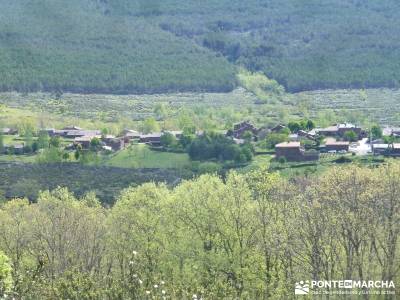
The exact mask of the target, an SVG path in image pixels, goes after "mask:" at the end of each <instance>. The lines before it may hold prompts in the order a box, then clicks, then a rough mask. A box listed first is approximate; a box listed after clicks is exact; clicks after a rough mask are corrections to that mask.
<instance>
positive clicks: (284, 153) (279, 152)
mask: <svg viewBox="0 0 400 300" xmlns="http://www.w3.org/2000/svg"><path fill="white" fill-rule="evenodd" d="M301 151H302V148H301V145H300V142H284V143H280V144H277V145H275V154H276V158H281V157H284V158H285V159H287V160H292V161H299V160H301V157H302V153H301Z"/></svg>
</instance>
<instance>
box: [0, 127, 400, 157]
mask: <svg viewBox="0 0 400 300" xmlns="http://www.w3.org/2000/svg"><path fill="white" fill-rule="evenodd" d="M285 128H286V126H285V125H277V126H275V127H273V128H265V127H262V128H256V127H255V126H254V125H253V124H251V123H250V122H248V121H243V122H240V123H238V124H235V125H234V126H233V129H232V130H228V131H227V132H226V133H225V134H226V136H228V137H230V138H232V139H233V141H234V142H235V143H237V144H242V143H244V142H245V141H246V140H248V139H251V141H257V140H259V139H263V138H265V137H266V136H267V135H268V134H271V133H277V132H281V131H282V130H284V129H285ZM1 131H2V134H4V135H17V134H18V130H17V129H12V128H3V129H1ZM350 131H351V132H353V133H354V134H355V135H354V136H355V137H356V138H357V140H358V141H361V140H363V139H364V141H366V143H368V145H369V146H368V147H369V149H370V151H369V152H368V153H373V154H375V155H387V156H400V143H399V144H397V143H391V144H387V143H386V144H385V143H384V142H383V140H382V139H378V140H374V141H370V140H368V139H366V138H367V137H368V133H367V132H366V131H365V130H363V129H362V128H361V127H358V126H356V125H353V124H350V123H342V124H336V125H332V126H329V127H326V128H315V129H312V130H309V131H305V130H299V131H298V132H296V133H292V134H290V135H289V136H288V141H287V142H284V143H279V144H277V145H276V146H275V154H276V157H277V158H278V159H279V158H285V159H286V160H287V161H309V160H318V159H319V158H320V153H324V152H327V153H346V152H349V151H350V150H351V149H350V148H351V146H354V143H351V142H349V141H345V140H344V138H345V137H346V133H347V132H350ZM41 132H46V133H47V134H48V135H49V136H50V137H56V136H59V137H61V138H64V139H66V140H71V144H70V145H68V146H67V149H71V150H72V149H76V148H77V146H78V145H80V147H81V148H82V149H90V147H91V144H92V141H93V139H95V138H96V139H98V140H99V144H100V146H101V148H102V149H103V150H108V151H120V150H122V149H124V148H125V147H126V145H129V144H130V143H131V142H132V141H137V142H139V143H144V144H147V145H150V146H152V147H160V146H161V140H162V136H163V135H164V134H165V133H169V134H172V135H173V136H175V137H176V138H177V139H179V138H181V136H182V131H163V132H156V133H149V134H143V133H140V132H138V131H135V130H130V129H125V130H123V132H122V133H121V134H120V135H118V136H114V135H109V134H107V135H103V134H102V133H101V131H100V130H86V129H82V128H80V127H77V126H67V127H64V128H62V129H54V128H49V129H43V130H42V131H41ZM196 134H197V135H201V134H202V132H197V133H196ZM383 135H384V136H392V137H394V138H400V128H392V127H387V128H384V129H383ZM320 137H323V139H324V141H325V142H324V143H323V144H322V145H319V143H318V146H317V147H312V148H313V149H308V150H307V149H306V148H305V147H304V146H303V145H302V144H303V143H302V141H304V140H309V141H311V142H313V143H312V144H314V145H316V144H317V143H316V141H317V140H319V138H320ZM7 147H8V148H13V149H12V150H13V153H15V154H20V153H21V154H22V153H23V152H24V147H25V146H24V143H23V142H20V143H19V144H14V145H12V146H7V145H6V146H5V148H6V149H5V150H6V151H7ZM352 151H353V150H352Z"/></svg>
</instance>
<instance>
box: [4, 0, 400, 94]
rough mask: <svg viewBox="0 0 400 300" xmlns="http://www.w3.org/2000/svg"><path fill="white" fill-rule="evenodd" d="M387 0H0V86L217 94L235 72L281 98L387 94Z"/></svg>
mask: <svg viewBox="0 0 400 300" xmlns="http://www.w3.org/2000/svg"><path fill="white" fill-rule="evenodd" d="M399 6H400V4H399V2H398V1H395V0H383V1H374V0H367V1H360V0H327V1H319V0H310V1H302V0H284V1H282V0H280V1H278V0H272V1H262V0H249V1H239V0H234V1H232V0H230V1H228V0H218V1H217V0H207V1H201V2H200V1H196V0H188V1H182V0H165V1H160V0H134V1H128V0H114V1H110V0H79V1H78V0H71V1H61V0H35V1H33V0H16V1H7V0H0V7H1V10H0V79H1V80H0V89H1V90H3V91H4V90H18V91H37V90H51V91H53V90H63V91H72V92H85V93H93V92H97V93H100V92H103V93H155V92H170V91H187V90H191V91H199V90H208V91H218V92H221V91H227V90H231V89H232V88H233V87H234V86H235V85H236V84H237V83H236V79H235V72H236V70H235V68H236V66H239V65H240V66H244V67H246V68H247V69H249V70H251V71H262V72H264V73H265V74H266V75H267V76H268V77H270V78H273V79H276V80H277V81H278V82H279V83H281V84H283V85H284V86H285V87H286V89H287V90H289V91H299V90H310V89H322V88H337V87H382V86H387V87H398V86H399V78H400V66H399V62H400V50H399V49H400V47H399V43H400V42H399V41H400V39H399V31H398V28H399V25H400V24H399V22H400V21H399V20H400V18H399V15H400V9H399V8H400V7H399Z"/></svg>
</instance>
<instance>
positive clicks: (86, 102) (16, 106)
mask: <svg viewBox="0 0 400 300" xmlns="http://www.w3.org/2000/svg"><path fill="white" fill-rule="evenodd" d="M399 103H400V90H392V89H368V90H321V91H309V92H301V93H295V94H284V95H283V96H281V97H280V99H279V100H278V101H270V102H269V103H267V104H260V102H259V101H258V99H257V97H256V96H255V95H254V94H252V93H250V92H248V91H246V90H245V89H243V88H239V89H236V90H234V91H232V92H230V93H174V94H154V95H101V94H97V95H96V94H94V95H83V94H63V95H62V97H61V98H60V99H55V97H54V95H51V94H48V93H34V94H20V93H0V105H1V104H3V105H5V106H7V110H10V112H3V113H2V112H1V108H0V122H1V121H2V120H3V121H5V122H6V123H7V121H10V118H7V116H11V115H12V116H13V118H12V119H13V120H14V121H18V119H19V118H25V117H26V116H31V117H32V116H33V115H36V120H37V122H39V121H40V122H45V123H46V121H48V123H51V124H56V125H57V121H62V122H76V123H77V124H81V126H83V127H90V128H92V127H96V126H97V127H99V126H103V124H108V125H111V124H114V123H116V122H125V123H128V124H129V125H132V124H133V126H134V124H135V122H138V121H141V120H144V119H146V118H148V117H155V118H159V116H157V113H156V112H155V108H156V107H157V106H158V105H162V106H164V107H165V108H166V109H167V111H168V113H167V116H166V118H167V119H170V120H174V119H176V116H178V115H179V112H180V111H181V110H182V109H184V108H188V109H191V110H193V111H194V112H195V114H196V116H197V117H198V118H200V119H201V118H203V119H207V120H210V119H211V120H213V122H214V123H215V124H216V126H220V127H223V126H224V124H226V123H228V121H237V120H240V119H248V120H251V121H253V122H254V123H256V124H258V125H266V124H273V123H277V122H287V121H288V120H290V119H293V118H298V117H311V118H313V119H315V120H316V121H317V123H319V125H322V126H324V125H326V124H329V123H333V122H340V121H350V122H355V123H359V124H360V125H364V126H368V125H369V124H370V123H371V122H376V123H379V124H381V125H393V126H400V106H399V105H398V104H399ZM210 115H211V117H210ZM43 116H46V117H43ZM129 122H130V123H129ZM53 126H54V125H53Z"/></svg>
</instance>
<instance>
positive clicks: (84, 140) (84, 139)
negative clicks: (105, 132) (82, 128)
mask: <svg viewBox="0 0 400 300" xmlns="http://www.w3.org/2000/svg"><path fill="white" fill-rule="evenodd" d="M94 138H98V139H100V138H101V136H99V135H98V136H80V137H76V138H75V139H74V144H75V146H77V145H81V146H82V149H89V148H90V143H91V142H92V140H93V139H94Z"/></svg>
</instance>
